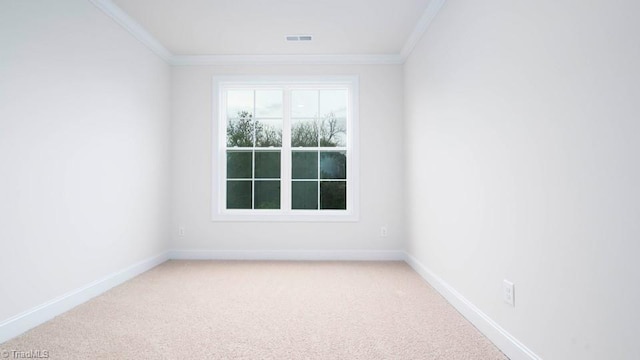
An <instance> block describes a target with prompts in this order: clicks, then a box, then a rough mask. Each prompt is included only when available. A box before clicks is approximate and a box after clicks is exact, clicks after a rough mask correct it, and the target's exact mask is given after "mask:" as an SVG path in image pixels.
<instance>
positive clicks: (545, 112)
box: [404, 0, 640, 359]
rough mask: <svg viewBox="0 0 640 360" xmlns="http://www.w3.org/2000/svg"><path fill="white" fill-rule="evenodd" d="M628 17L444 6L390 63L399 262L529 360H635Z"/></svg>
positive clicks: (631, 27) (639, 192) (634, 120)
mask: <svg viewBox="0 0 640 360" xmlns="http://www.w3.org/2000/svg"><path fill="white" fill-rule="evenodd" d="M638 14H640V3H638V2H637V1H631V0H628V1H623V0H616V1H604V0H599V1H588V2H585V1H578V0H574V1H497V0H491V1H472V0H449V1H447V2H446V3H445V5H444V7H443V9H442V10H441V12H440V13H439V15H438V16H437V18H436V19H435V21H434V23H433V24H432V25H431V27H430V28H429V31H428V32H427V34H426V36H424V38H423V39H421V41H420V43H419V44H418V47H417V48H416V49H415V51H414V53H413V54H412V55H411V57H410V58H409V60H408V62H407V63H406V66H405V74H404V79H405V114H406V122H407V126H406V131H405V135H406V141H407V144H406V148H405V152H406V158H407V160H406V161H407V162H406V171H407V181H406V185H407V189H408V190H407V202H408V204H407V209H408V210H407V211H408V214H409V227H408V249H409V252H410V253H411V254H412V255H413V256H415V257H417V258H418V260H419V261H420V262H422V263H423V264H424V265H425V266H426V267H427V268H429V269H431V270H432V271H433V272H434V273H435V274H437V275H438V276H440V277H441V278H443V279H444V280H445V281H446V282H447V283H448V284H450V285H451V286H453V288H455V289H456V290H457V291H458V292H460V293H461V294H462V295H463V296H464V297H465V298H467V299H468V300H470V301H471V302H472V303H473V304H475V305H476V306H477V307H478V308H480V310H481V311H483V312H484V313H486V314H487V315H489V317H491V318H492V319H493V320H495V321H496V322H497V323H498V324H500V325H501V326H502V327H503V328H505V329H506V330H507V331H508V332H510V333H511V334H512V335H513V336H515V337H516V338H517V339H519V340H520V341H521V342H522V343H524V344H525V345H526V346H528V347H529V348H530V349H531V350H533V351H534V352H535V353H537V354H538V355H539V356H540V357H542V358H544V359H632V358H637V356H638V352H637V350H638V347H637V335H638V334H640V311H638V310H637V306H638V304H639V303H640V291H639V290H640V289H639V285H638V284H640V267H639V266H638V261H637V257H638V254H640V241H639V239H640V187H639V185H638V184H640V162H639V161H638V154H640V141H638V134H639V133H640V121H639V118H638V116H639V114H640V101H638V99H640V85H639V84H640V72H639V71H638V64H640V46H638V34H640V22H638V20H637V15H638ZM504 278H507V279H510V280H511V281H513V282H514V283H515V285H516V306H515V308H511V307H509V306H507V305H505V304H504V303H502V300H501V282H502V280H503V279H504Z"/></svg>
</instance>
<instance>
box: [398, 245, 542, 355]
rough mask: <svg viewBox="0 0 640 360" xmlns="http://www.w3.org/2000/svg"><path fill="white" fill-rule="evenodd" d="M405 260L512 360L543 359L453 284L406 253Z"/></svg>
mask: <svg viewBox="0 0 640 360" xmlns="http://www.w3.org/2000/svg"><path fill="white" fill-rule="evenodd" d="M405 261H406V262H407V264H409V266H411V267H412V268H413V269H414V270H415V271H416V272H417V273H418V274H419V275H420V276H422V278H424V279H425V280H426V281H427V282H428V283H429V284H430V285H431V286H432V287H433V288H434V289H436V291H438V292H439V293H440V294H441V295H442V296H444V298H445V299H447V301H449V303H450V304H451V305H453V307H455V308H456V309H457V310H458V311H459V312H460V313H461V314H462V315H463V316H464V317H465V318H467V320H469V321H470V322H471V323H472V324H473V325H474V326H475V327H476V328H477V329H478V330H480V332H481V333H483V334H484V335H485V336H486V337H487V338H489V340H491V341H492V342H493V343H494V344H495V345H496V346H497V347H498V348H499V349H500V350H501V351H502V352H503V353H504V354H505V355H507V356H508V357H509V358H510V359H511V360H541V359H540V357H539V356H538V355H536V354H535V353H534V352H533V351H531V350H530V349H529V348H527V347H526V346H525V345H524V344H523V343H521V342H520V341H518V339H516V338H515V337H513V336H512V335H511V334H509V333H508V332H507V331H506V330H505V329H503V328H502V327H501V326H500V325H498V324H497V323H496V322H495V321H493V320H492V319H491V318H490V317H489V316H487V315H486V314H485V313H483V312H482V311H481V310H480V309H478V308H477V307H476V306H475V305H473V304H472V303H471V302H470V301H469V300H467V299H465V298H464V296H462V295H461V294H460V293H459V292H457V291H456V290H455V289H454V288H453V287H452V286H451V285H449V284H447V282H445V281H444V280H443V279H441V278H440V277H438V276H437V275H436V274H435V273H433V272H432V271H431V270H429V269H428V268H427V267H426V266H424V265H423V264H422V263H420V262H419V261H418V260H417V259H416V258H415V257H413V256H412V255H410V254H407V253H405Z"/></svg>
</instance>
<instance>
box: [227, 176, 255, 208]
mask: <svg viewBox="0 0 640 360" xmlns="http://www.w3.org/2000/svg"><path fill="white" fill-rule="evenodd" d="M227 209H251V181H227Z"/></svg>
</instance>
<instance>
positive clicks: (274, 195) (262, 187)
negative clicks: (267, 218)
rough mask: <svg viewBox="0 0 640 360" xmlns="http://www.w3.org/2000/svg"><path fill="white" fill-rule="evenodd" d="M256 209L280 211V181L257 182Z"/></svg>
mask: <svg viewBox="0 0 640 360" xmlns="http://www.w3.org/2000/svg"><path fill="white" fill-rule="evenodd" d="M255 184H256V185H255V186H256V194H255V208H256V209H280V181H256V183H255Z"/></svg>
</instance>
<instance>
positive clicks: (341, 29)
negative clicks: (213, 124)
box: [112, 0, 437, 55]
mask: <svg viewBox="0 0 640 360" xmlns="http://www.w3.org/2000/svg"><path fill="white" fill-rule="evenodd" d="M112 1H113V3H114V4H115V5H117V6H118V7H119V8H121V9H122V10H123V11H124V12H125V13H126V14H128V15H129V16H130V17H131V18H132V19H133V20H135V22H137V23H139V24H140V25H141V26H142V27H143V28H144V29H145V30H146V31H147V32H148V33H149V34H151V35H152V36H153V37H155V39H157V40H158V41H159V42H160V43H161V44H162V45H164V47H165V48H167V49H168V50H169V52H171V53H172V54H173V55H285V54H286V55H354V54H366V55H382V54H384V55H387V54H394V55H397V54H400V53H401V52H402V50H403V46H405V44H406V43H407V42H408V41H410V39H411V37H412V34H414V33H415V30H416V29H417V28H418V27H420V26H424V24H422V25H421V24H420V22H421V18H424V16H423V14H424V13H425V10H426V9H427V7H428V6H429V5H430V3H434V2H437V1H435V0H112ZM432 5H433V4H432ZM292 34H295V35H298V34H301V35H308V34H310V35H313V37H314V39H313V41H312V42H310V43H302V42H295V43H287V42H285V40H284V37H285V35H292Z"/></svg>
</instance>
